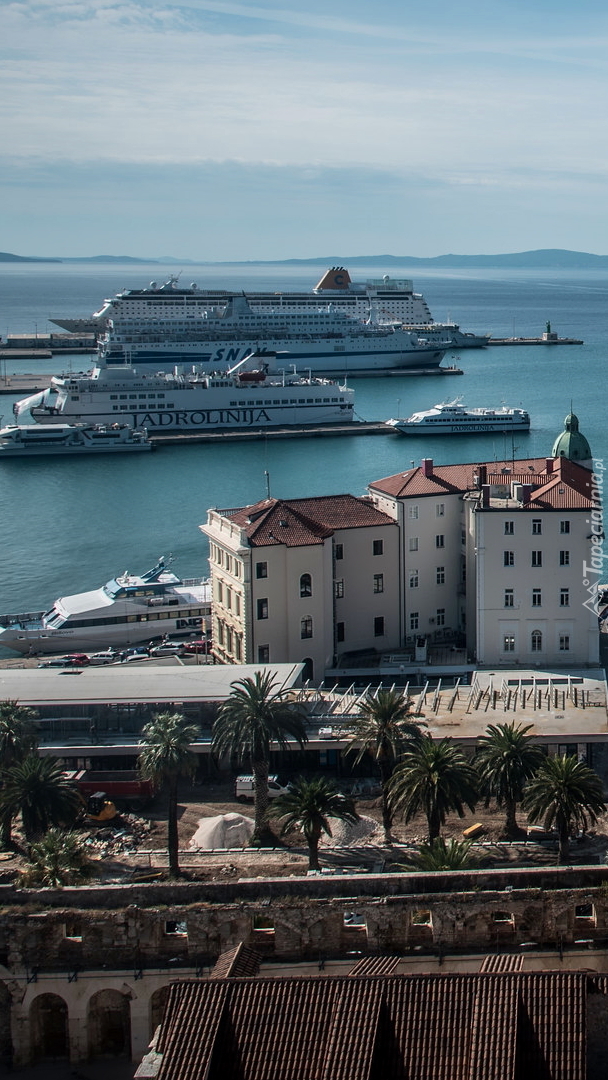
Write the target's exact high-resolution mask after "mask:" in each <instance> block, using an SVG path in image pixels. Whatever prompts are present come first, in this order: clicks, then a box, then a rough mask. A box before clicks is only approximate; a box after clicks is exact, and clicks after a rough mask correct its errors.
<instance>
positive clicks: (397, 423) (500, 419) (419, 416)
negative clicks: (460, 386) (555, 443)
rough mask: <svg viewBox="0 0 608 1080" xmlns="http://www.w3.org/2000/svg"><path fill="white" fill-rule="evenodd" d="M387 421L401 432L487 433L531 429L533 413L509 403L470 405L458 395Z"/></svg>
mask: <svg viewBox="0 0 608 1080" xmlns="http://www.w3.org/2000/svg"><path fill="white" fill-rule="evenodd" d="M386 423H387V426H388V427H391V428H393V430H394V431H397V432H398V433H399V434H400V435H474V434H479V435H487V434H488V433H489V432H492V431H496V432H505V431H506V432H510V431H528V430H529V428H530V416H529V414H528V413H527V412H526V410H525V409H511V408H508V407H507V406H505V405H502V406H501V407H500V408H499V409H481V408H480V409H467V407H466V406H465V405H462V404H461V401H460V399H459V398H456V399H455V400H454V401H444V402H442V403H441V404H440V405H435V406H434V408H432V409H426V410H424V411H423V412H415V413H412V415H411V416H408V417H407V418H406V419H402V420H399V419H397V420H387V421H386Z"/></svg>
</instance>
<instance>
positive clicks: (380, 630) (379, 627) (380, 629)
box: [374, 615, 384, 637]
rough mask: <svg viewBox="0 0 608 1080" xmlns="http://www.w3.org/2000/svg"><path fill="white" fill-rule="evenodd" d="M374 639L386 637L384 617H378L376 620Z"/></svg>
mask: <svg viewBox="0 0 608 1080" xmlns="http://www.w3.org/2000/svg"><path fill="white" fill-rule="evenodd" d="M374 637H384V615H377V616H376V618H375V619H374Z"/></svg>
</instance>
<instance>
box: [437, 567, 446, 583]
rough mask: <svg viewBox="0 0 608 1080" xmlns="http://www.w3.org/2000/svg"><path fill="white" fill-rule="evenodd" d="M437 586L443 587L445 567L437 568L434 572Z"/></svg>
mask: <svg viewBox="0 0 608 1080" xmlns="http://www.w3.org/2000/svg"><path fill="white" fill-rule="evenodd" d="M436 577H437V584H438V585H445V566H438V567H437V570H436Z"/></svg>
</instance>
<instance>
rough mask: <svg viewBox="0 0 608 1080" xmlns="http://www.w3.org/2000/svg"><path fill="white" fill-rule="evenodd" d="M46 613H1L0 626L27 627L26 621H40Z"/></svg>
mask: <svg viewBox="0 0 608 1080" xmlns="http://www.w3.org/2000/svg"><path fill="white" fill-rule="evenodd" d="M43 615H44V611H29V612H25V613H22V614H20V615H0V626H19V625H22V626H24V627H25V625H26V623H38V622H40V619H41V618H42V616H43Z"/></svg>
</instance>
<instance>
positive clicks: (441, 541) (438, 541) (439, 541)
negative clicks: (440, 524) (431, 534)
mask: <svg viewBox="0 0 608 1080" xmlns="http://www.w3.org/2000/svg"><path fill="white" fill-rule="evenodd" d="M444 545H445V537H444V535H443V533H439V535H438V536H436V537H435V547H436V548H442V547H444Z"/></svg>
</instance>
